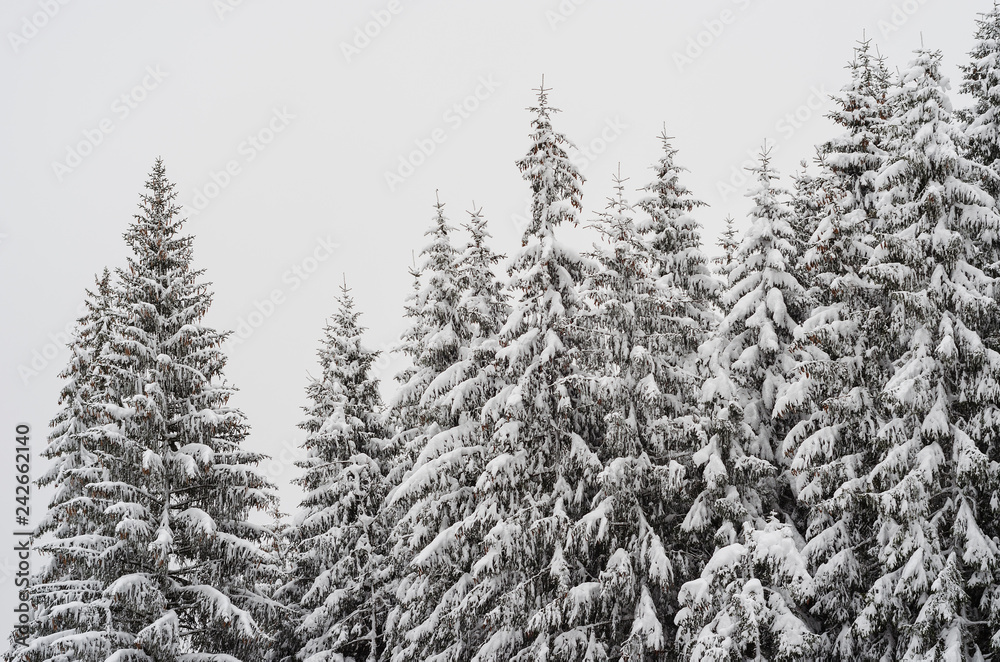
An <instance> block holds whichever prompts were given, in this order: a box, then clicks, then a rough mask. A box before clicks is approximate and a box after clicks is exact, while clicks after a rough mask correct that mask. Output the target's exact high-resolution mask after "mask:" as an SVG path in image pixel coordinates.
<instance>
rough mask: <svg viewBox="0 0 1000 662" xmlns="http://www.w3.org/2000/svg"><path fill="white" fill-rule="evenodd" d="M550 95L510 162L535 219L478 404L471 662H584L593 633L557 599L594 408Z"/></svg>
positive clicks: (541, 100) (579, 273) (567, 179)
mask: <svg viewBox="0 0 1000 662" xmlns="http://www.w3.org/2000/svg"><path fill="white" fill-rule="evenodd" d="M548 91H549V90H548V89H547V88H545V87H544V85H543V86H542V87H540V88H539V89H538V104H537V105H536V106H535V107H532V108H530V109H529V110H530V111H531V112H532V113H533V114H534V118H533V120H532V131H531V146H530V147H529V150H528V153H527V155H526V156H525V157H524V158H522V159H521V160H520V161H518V167H519V169H520V170H521V172H522V176H523V177H524V178H525V180H526V181H527V182H528V183H529V184H530V186H531V191H532V217H531V221H530V223H529V225H528V227H527V228H526V229H525V233H524V236H523V239H522V247H521V249H520V250H519V251H518V252H517V254H516V255H515V256H514V259H513V262H512V264H511V267H510V281H509V284H508V287H509V289H510V291H511V293H512V302H511V305H512V310H511V313H510V315H509V317H508V319H507V321H506V323H505V324H504V326H503V328H502V329H501V330H500V336H499V340H500V349H499V351H498V352H497V359H498V362H499V364H500V368H501V370H502V371H503V380H504V381H505V385H504V386H503V388H502V389H501V390H500V391H499V392H498V394H497V395H496V396H495V397H493V398H492V399H491V400H490V401H488V402H487V403H486V405H485V407H484V416H485V417H486V418H487V420H492V421H495V429H494V432H493V435H492V437H491V439H490V441H489V443H488V445H487V455H486V458H484V459H485V460H486V462H485V468H484V470H483V472H482V474H481V475H480V476H479V478H478V480H477V483H476V491H477V496H478V502H477V506H476V510H475V512H474V514H473V517H474V518H475V520H476V524H475V525H476V526H477V527H481V528H482V530H483V531H485V532H486V533H485V535H484V537H483V547H482V548H481V550H475V549H474V550H472V553H473V559H474V561H473V566H472V567H473V573H472V575H473V578H474V580H475V585H474V587H473V588H472V589H471V592H470V595H469V596H468V598H467V599H466V604H467V605H468V606H469V608H470V609H474V610H475V611H476V612H477V613H480V614H482V615H483V618H484V621H485V623H484V624H485V627H486V633H487V639H486V641H485V643H484V644H483V645H482V646H481V647H480V648H479V650H478V651H477V653H476V655H475V657H474V659H476V660H482V661H486V660H501V659H504V660H506V659H527V658H529V657H537V656H543V655H545V656H548V658H549V659H553V660H555V659H560V660H562V659H567V660H570V659H577V660H578V659H583V658H584V656H585V655H586V651H587V649H588V647H592V646H594V645H595V644H593V643H592V641H591V637H592V634H591V633H590V632H588V631H587V630H582V631H581V630H579V629H576V628H575V625H576V624H575V623H572V622H566V623H564V618H563V611H562V610H563V607H564V604H565V603H564V602H563V598H564V597H565V595H566V592H567V591H568V590H569V589H570V587H572V586H574V585H576V584H577V583H579V578H580V574H581V573H582V572H583V567H584V564H583V560H581V562H579V563H578V562H577V561H576V560H575V559H572V558H571V555H572V553H573V550H572V549H568V548H567V547H568V546H567V542H568V534H569V530H570V524H571V522H572V521H573V519H574V517H575V516H578V514H579V510H580V508H581V506H582V505H584V504H587V503H589V499H590V497H591V495H589V494H581V493H580V491H578V487H580V485H581V484H582V480H583V474H584V473H585V471H587V470H591V469H597V468H598V467H599V462H598V460H597V458H596V457H595V456H594V454H593V452H592V451H591V449H590V446H589V443H588V439H590V438H592V435H591V432H592V430H591V429H590V428H591V426H593V420H592V419H593V412H592V409H591V408H590V407H589V406H587V402H588V398H587V394H586V393H587V386H588V385H587V383H586V380H584V379H582V375H581V374H580V364H579V355H580V347H581V345H582V342H583V341H582V339H581V338H580V335H581V334H580V332H579V330H578V329H576V328H575V327H574V324H575V320H576V319H577V317H578V315H579V313H580V312H581V311H582V310H583V309H584V307H585V302H584V300H583V298H582V296H581V294H580V292H579V287H578V284H579V283H580V282H581V279H582V278H583V276H584V272H585V265H586V261H585V260H584V259H583V258H581V257H580V256H579V255H577V254H576V253H575V252H574V251H572V250H571V249H569V248H568V247H567V246H565V245H564V244H563V243H561V242H560V241H558V239H557V238H556V230H557V228H558V226H559V225H560V224H562V223H575V222H576V219H577V215H578V213H579V211H580V209H581V195H582V194H581V191H580V183H581V182H582V179H583V178H582V176H581V175H580V173H579V172H578V171H577V169H576V167H575V166H574V165H573V164H572V162H571V161H570V158H569V155H568V154H567V152H566V148H567V147H569V146H571V143H569V141H568V140H567V139H566V137H565V136H563V135H562V134H561V133H558V132H556V131H555V130H554V129H553V127H552V123H551V115H552V113H553V112H554V111H555V109H553V108H551V107H549V105H548Z"/></svg>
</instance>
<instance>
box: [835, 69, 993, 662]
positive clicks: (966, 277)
mask: <svg viewBox="0 0 1000 662" xmlns="http://www.w3.org/2000/svg"><path fill="white" fill-rule="evenodd" d="M946 90H947V80H946V79H945V78H944V76H943V74H942V72H941V55H940V52H932V51H930V50H927V49H920V50H918V51H916V57H915V58H914V59H913V61H912V62H911V63H910V65H909V67H907V69H906V70H905V71H904V72H903V74H902V80H901V82H900V87H899V88H898V90H897V91H896V93H895V97H896V102H895V105H896V113H895V116H894V118H893V121H892V127H893V131H892V133H891V136H890V152H891V156H890V158H889V159H888V160H887V162H886V164H885V165H884V166H883V167H882V168H881V170H880V172H879V174H878V177H877V179H876V184H877V185H878V186H879V187H880V188H882V189H883V191H884V192H883V193H882V194H881V196H880V198H879V208H878V218H879V228H878V230H877V232H876V240H877V244H876V248H875V251H874V253H873V255H872V258H871V260H870V263H869V266H868V267H867V268H866V273H868V274H869V276H870V277H871V279H872V280H874V281H875V282H877V283H879V284H880V285H881V286H882V287H884V288H885V289H886V291H887V295H888V297H889V302H890V303H889V308H888V311H887V315H886V319H887V327H888V328H887V332H886V336H885V337H886V339H887V341H888V343H889V346H888V348H887V349H888V352H889V359H890V360H891V361H892V367H893V372H892V374H891V376H890V377H889V379H888V381H887V382H886V384H885V385H884V387H883V390H882V397H883V398H884V400H885V402H886V405H887V409H888V414H889V417H888V420H887V421H886V422H885V423H884V425H882V427H881V429H880V430H879V433H878V435H877V437H875V438H873V439H872V444H873V446H874V447H875V452H876V454H877V455H876V460H877V461H876V463H875V464H874V466H873V467H872V468H871V469H870V470H869V471H868V472H867V473H866V475H865V477H864V480H865V481H866V488H867V490H868V491H869V493H870V496H869V499H870V500H871V503H872V504H873V505H874V508H875V511H876V519H875V521H874V522H873V528H872V531H873V533H874V536H875V537H874V540H873V541H872V542H873V544H872V549H871V551H870V554H871V555H872V557H873V558H875V559H877V570H878V577H877V579H875V580H874V582H873V583H872V584H871V585H870V586H869V587H868V591H867V596H866V601H865V605H864V608H863V609H862V611H861V613H860V614H859V616H858V617H857V619H856V620H855V623H854V631H855V632H856V636H857V638H858V642H859V645H858V649H859V652H860V655H861V656H862V657H864V658H869V659H886V658H896V659H903V658H906V659H946V658H951V659H983V657H985V656H987V655H989V654H990V653H991V652H996V650H997V649H998V648H1000V646H998V642H1000V636H998V633H1000V593H998V591H1000V589H998V587H1000V578H998V576H997V573H998V572H1000V563H998V550H997V540H998V535H997V534H998V531H997V524H996V522H997V510H998V508H1000V498H998V496H997V495H998V491H997V477H998V476H997V471H996V468H995V467H996V466H997V465H996V461H997V458H998V455H997V450H996V444H995V443H994V441H993V440H994V439H995V438H996V435H997V425H998V421H1000V416H998V413H1000V412H998V410H997V404H998V396H1000V391H998V388H997V374H998V370H1000V355H998V354H997V351H996V348H995V340H994V339H995V338H996V337H997V330H998V328H1000V327H998V321H1000V318H998V309H997V301H996V299H995V297H994V291H995V284H994V281H993V280H992V279H991V278H990V277H989V276H988V275H987V274H986V273H985V272H984V268H986V267H988V266H989V263H990V262H991V260H992V255H993V254H994V253H993V252H994V250H995V248H996V245H997V242H998V236H1000V218H998V216H997V213H996V211H995V202H994V200H993V199H992V197H990V195H989V194H988V193H987V192H986V191H984V190H983V189H982V188H980V185H979V182H981V181H983V174H982V170H983V166H981V165H979V164H976V163H975V162H973V161H970V160H968V159H967V158H965V157H964V156H963V153H964V152H965V151H966V138H965V136H964V134H963V132H962V131H961V129H960V127H959V126H958V124H957V122H956V120H955V118H954V115H953V113H952V110H951V104H950V101H949V99H948V96H947V93H946Z"/></svg>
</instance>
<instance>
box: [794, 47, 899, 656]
mask: <svg viewBox="0 0 1000 662" xmlns="http://www.w3.org/2000/svg"><path fill="white" fill-rule="evenodd" d="M848 69H849V71H850V74H851V80H850V82H849V83H848V84H847V85H845V86H844V88H843V89H842V90H841V92H840V94H839V95H837V96H836V97H835V101H836V104H837V108H836V109H835V110H834V111H833V112H831V113H830V114H829V115H828V117H829V118H830V119H832V120H833V121H834V122H835V123H836V124H837V125H838V126H840V127H842V129H843V133H842V134H841V135H839V136H837V137H836V138H834V139H833V140H831V141H829V142H827V143H825V144H824V145H822V146H821V147H820V149H819V151H820V154H821V155H822V157H823V161H822V164H823V167H824V180H825V181H826V185H827V194H828V197H827V199H826V200H824V201H823V204H822V206H821V207H820V209H819V214H818V215H819V224H818V226H817V228H816V231H815V232H814V233H813V236H812V238H811V239H810V241H809V244H808V248H807V251H806V255H805V259H804V264H805V265H806V267H807V269H808V270H809V271H810V273H812V274H813V276H812V280H813V282H814V283H815V288H814V294H815V300H816V304H817V305H816V306H815V307H814V308H813V310H812V312H811V314H810V315H809V317H808V318H806V320H805V321H804V322H803V323H802V325H801V327H800V328H799V331H798V333H797V335H796V337H797V339H798V340H799V342H801V343H803V344H804V345H806V346H812V347H814V348H815V349H817V350H818V352H816V353H815V354H814V356H813V358H812V359H811V360H809V361H808V362H806V363H803V364H802V365H801V366H800V368H799V371H798V374H797V375H796V376H795V381H796V387H797V388H799V389H801V391H802V393H803V395H802V396H801V399H800V402H801V404H802V406H800V408H799V409H800V413H802V414H805V416H804V419H803V420H802V421H801V422H800V423H799V424H798V425H797V426H796V427H795V428H793V429H792V430H791V431H790V432H789V434H788V436H787V437H786V441H785V451H784V453H785V454H791V455H792V456H793V460H792V473H793V474H794V476H795V479H794V480H795V483H796V493H797V499H798V503H799V506H800V508H802V509H803V510H804V511H805V522H806V528H805V531H804V533H805V536H806V539H807V543H806V546H805V548H804V549H803V554H804V555H805V557H806V559H807V561H808V563H809V568H810V570H811V572H812V573H813V574H814V577H815V581H816V602H815V603H814V604H813V606H812V608H811V610H810V611H811V613H812V614H814V615H815V616H816V617H817V619H818V622H819V623H820V627H821V629H822V631H823V633H824V635H825V637H826V638H827V644H828V648H827V649H826V654H827V655H830V656H834V657H837V658H838V659H855V658H856V656H858V655H859V654H860V652H859V649H858V645H857V642H856V641H855V637H854V633H853V630H852V624H853V622H854V619H855V618H856V616H857V614H858V613H859V612H860V610H861V608H862V607H863V604H864V593H865V591H866V590H867V587H868V586H870V585H871V582H872V581H874V577H873V576H872V564H871V560H870V558H869V556H868V543H867V541H868V540H869V539H870V538H871V537H872V535H873V532H872V529H871V523H872V522H873V521H874V514H873V512H872V509H871V500H870V499H869V498H868V497H867V490H866V488H865V485H864V482H863V479H862V477H863V476H864V474H865V471H866V467H867V468H870V467H871V463H872V461H873V454H872V452H871V451H872V443H871V440H872V438H873V437H874V436H875V435H876V434H877V432H878V430H879V428H880V427H881V424H882V422H883V420H884V417H883V415H882V406H881V399H880V392H881V389H882V385H883V384H884V383H885V380H886V378H887V375H888V373H889V366H888V364H887V361H886V359H887V352H886V351H885V345H886V343H887V341H888V336H887V330H886V327H885V319H886V315H885V311H886V300H885V296H884V293H883V290H882V288H881V287H879V286H878V284H877V283H875V282H873V281H872V280H871V279H870V278H869V277H868V275H867V274H865V272H864V269H865V266H866V265H867V263H868V261H869V259H870V258H871V255H872V253H873V250H874V246H875V240H874V232H875V228H876V224H877V200H878V191H877V190H876V187H875V177H876V176H877V174H878V171H879V169H880V168H881V167H882V164H883V163H884V162H885V160H886V158H887V153H886V149H887V145H886V142H887V131H888V120H889V119H890V110H889V98H888V85H889V76H888V72H887V71H886V69H885V66H884V64H883V62H882V60H881V58H877V57H875V56H874V55H873V54H872V53H871V46H870V42H869V41H862V42H859V44H858V46H857V47H856V48H855V50H854V58H853V59H852V61H851V62H850V64H849V65H848Z"/></svg>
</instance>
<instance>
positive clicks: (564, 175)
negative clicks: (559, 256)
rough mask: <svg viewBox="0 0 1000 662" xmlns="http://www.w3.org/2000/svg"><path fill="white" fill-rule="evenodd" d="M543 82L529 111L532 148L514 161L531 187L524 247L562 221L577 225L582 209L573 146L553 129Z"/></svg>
mask: <svg viewBox="0 0 1000 662" xmlns="http://www.w3.org/2000/svg"><path fill="white" fill-rule="evenodd" d="M549 89H550V88H546V87H545V79H544V77H543V78H542V85H541V86H540V87H539V88H537V91H538V105H537V106H530V107H528V110H529V111H531V112H533V113H534V114H535V117H534V118H533V119H532V120H531V127H532V130H531V133H530V138H531V146H530V147H529V149H528V153H527V154H526V155H525V156H524V157H523V158H521V159H519V160H518V161H517V167H518V169H519V170H520V171H521V173H522V176H523V177H524V179H525V180H527V181H528V182H529V183H530V184H531V190H532V198H533V199H532V220H531V222H530V223H529V224H528V227H526V228H525V230H524V237H523V239H522V243H523V244H527V243H528V242H529V241H530V240H531V238H532V237H536V238H541V237H549V236H551V234H552V229H553V228H554V227H555V226H557V225H559V224H560V223H563V222H570V223H574V224H575V223H576V222H577V214H578V213H579V212H581V211H582V210H583V191H582V190H581V188H580V185H581V184H582V183H583V182H584V181H585V180H584V177H583V175H582V174H581V173H580V171H579V170H578V169H577V167H576V166H575V165H574V164H573V162H572V161H571V160H570V158H569V154H568V153H567V152H566V148H567V147H574V145H573V143H572V142H570V140H569V139H568V138H566V136H565V135H563V134H562V133H559V132H557V131H555V130H553V128H552V123H551V121H550V118H549V115H550V114H551V113H553V112H558V109H557V108H552V107H550V106H549V105H548V92H549Z"/></svg>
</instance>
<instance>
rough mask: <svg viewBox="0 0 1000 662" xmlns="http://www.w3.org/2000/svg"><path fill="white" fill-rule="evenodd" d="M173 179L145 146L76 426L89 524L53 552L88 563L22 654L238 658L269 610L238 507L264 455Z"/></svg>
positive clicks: (253, 501)
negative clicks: (93, 385)
mask: <svg viewBox="0 0 1000 662" xmlns="http://www.w3.org/2000/svg"><path fill="white" fill-rule="evenodd" d="M173 188H174V185H173V184H172V183H170V182H169V181H168V180H167V179H166V175H165V171H164V167H163V163H162V161H160V160H157V161H156V163H155V164H154V166H153V170H152V173H151V175H150V177H149V180H148V181H147V182H146V189H147V190H146V193H145V194H143V195H142V196H141V200H142V201H141V204H140V210H139V213H138V214H137V215H136V216H135V220H134V222H133V223H132V224H131V225H130V226H129V228H128V231H127V232H126V233H125V240H126V243H127V244H128V246H129V248H130V249H131V250H132V256H130V257H129V260H128V268H127V269H120V270H118V274H117V275H118V280H119V282H120V286H119V288H118V293H117V296H116V297H115V299H116V305H115V316H114V319H115V322H114V323H113V324H111V325H110V329H111V332H110V334H109V335H108V338H107V341H106V345H105V347H104V349H103V350H102V354H101V356H100V357H99V358H98V360H97V361H96V363H95V366H94V367H93V368H92V370H94V371H95V373H96V374H100V375H101V376H102V378H103V379H105V380H107V382H106V384H107V386H106V389H107V393H108V396H109V397H107V398H101V399H100V401H99V402H97V403H96V406H95V409H96V412H95V418H96V420H97V421H98V424H97V425H94V426H92V427H91V428H90V429H89V431H88V432H87V437H88V439H89V441H88V444H89V443H92V444H93V446H92V452H93V455H94V456H95V457H94V458H93V460H91V458H88V462H92V464H91V466H94V465H95V464H96V466H97V467H100V471H99V472H95V475H94V476H93V477H92V478H88V479H91V480H92V481H93V482H90V483H88V484H87V486H86V491H87V499H88V500H89V502H88V503H87V504H85V505H86V506H87V507H88V508H92V511H91V512H93V513H94V516H93V517H92V518H90V521H89V523H88V525H89V530H88V534H89V535H80V536H75V537H73V538H68V539H66V542H65V543H63V544H58V545H57V552H56V553H57V554H58V558H59V562H60V563H68V564H70V565H71V566H75V567H78V568H80V569H81V574H83V573H82V569H83V568H86V572H87V573H89V574H88V580H87V587H88V590H86V591H81V592H80V593H74V592H72V591H71V592H67V593H63V594H61V595H58V596H57V600H56V601H55V602H51V603H49V604H48V606H47V608H48V609H49V610H50V613H51V614H52V615H53V616H52V622H53V623H58V624H59V625H60V627H62V626H63V624H64V623H65V626H67V627H68V628H71V629H72V631H73V634H72V636H66V637H56V638H52V637H40V638H38V639H36V640H34V641H33V642H32V644H31V647H29V648H28V649H27V651H28V652H25V653H24V654H23V656H22V657H21V658H20V659H24V660H34V659H65V658H64V657H62V656H66V657H68V658H69V659H74V660H88V661H89V660H94V661H97V660H101V661H103V660H106V659H133V660H152V661H155V662H174V661H175V660H190V661H197V660H210V659H211V660H219V659H235V660H245V661H249V660H254V659H259V658H260V657H261V655H262V651H266V649H267V646H268V642H269V637H268V636H267V633H266V629H267V628H268V627H269V626H270V625H271V623H272V622H273V620H274V619H276V618H277V616H278V615H279V614H280V613H281V609H280V606H279V605H277V604H276V603H274V602H272V601H270V600H268V599H267V598H265V597H264V596H263V595H262V594H261V593H260V591H258V585H259V584H262V583H264V582H266V581H268V580H269V579H270V578H271V577H272V576H273V572H274V570H275V569H274V566H273V562H272V559H271V557H270V556H269V555H268V554H267V553H266V552H265V551H263V550H262V549H261V546H260V544H261V541H262V539H263V538H264V537H265V535H266V531H265V528H264V527H262V526H259V525H256V524H252V523H250V522H248V521H247V519H248V517H249V516H250V514H251V513H252V512H253V511H272V510H273V508H274V502H275V497H274V495H273V493H272V492H271V485H270V484H269V483H268V482H267V481H266V480H265V479H264V478H263V477H262V476H261V475H260V474H259V473H257V471H256V469H255V468H254V465H255V464H257V463H258V462H260V461H261V460H262V459H263V458H264V456H262V455H260V454H257V453H252V452H249V451H246V450H243V449H242V448H241V444H242V442H243V440H244V438H245V436H246V430H247V426H246V422H245V419H244V417H243V414H242V413H241V412H240V411H239V410H236V409H234V408H232V407H230V406H229V405H228V404H227V402H228V399H229V397H230V396H231V394H232V392H233V388H232V387H230V386H228V385H227V384H225V383H224V382H223V381H222V370H223V368H224V366H225V362H226V357H225V355H224V354H223V353H222V351H221V350H220V349H219V347H220V346H221V344H222V342H223V340H224V339H225V334H224V333H219V332H217V331H215V330H213V329H211V328H209V327H206V326H204V325H203V324H202V323H201V320H202V318H203V317H204V315H205V313H206V312H207V310H208V308H209V306H210V304H211V294H210V293H209V292H208V286H207V284H205V283H203V282H200V278H201V276H202V275H203V272H202V271H200V270H196V269H193V268H192V266H191V261H192V241H193V238H192V237H191V236H189V235H183V234H181V230H182V226H183V220H182V219H180V218H179V216H178V214H179V208H178V207H177V206H176V204H175V203H174V200H175V198H176V192H175V191H174V190H173ZM91 404H92V405H94V404H95V403H94V402H93V401H92V402H91ZM97 473H99V474H100V475H96V474H97ZM53 551H56V548H53ZM42 590H43V591H44V588H43V589H42ZM57 612H58V613H57ZM50 642H52V643H53V644H54V646H55V649H49V648H48V647H49V644H50ZM59 647H63V648H64V649H65V650H63V651H62V653H61V654H60V653H59V652H58V650H59Z"/></svg>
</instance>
